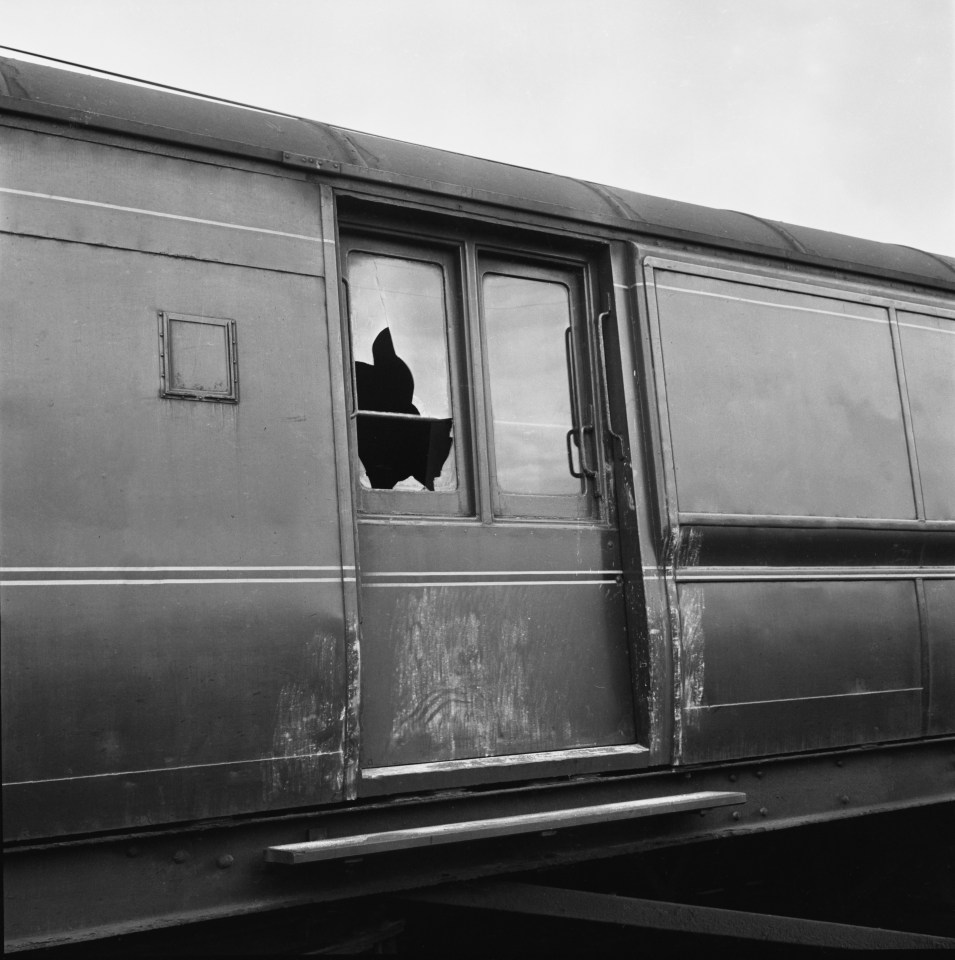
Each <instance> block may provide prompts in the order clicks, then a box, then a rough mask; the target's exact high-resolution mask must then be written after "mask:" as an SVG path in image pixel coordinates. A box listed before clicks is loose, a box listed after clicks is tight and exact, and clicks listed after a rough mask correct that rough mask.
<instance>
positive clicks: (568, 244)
mask: <svg viewBox="0 0 955 960" xmlns="http://www.w3.org/2000/svg"><path fill="white" fill-rule="evenodd" d="M337 215H338V225H337V226H338V247H339V277H340V278H342V279H345V278H347V268H346V264H347V257H348V254H349V253H350V252H351V251H353V250H356V249H361V250H363V251H364V252H374V251H381V252H385V253H386V254H387V253H394V255H397V256H406V255H407V251H409V250H418V251H421V250H424V251H428V252H430V253H433V254H435V256H438V257H441V258H443V264H444V266H445V277H446V280H447V281H448V286H447V289H446V297H447V298H448V299H449V303H448V307H447V309H448V313H447V315H448V317H449V330H448V347H449V359H450V361H451V364H450V376H451V385H452V415H453V417H454V419H455V428H454V429H455V447H457V448H458V450H457V455H458V457H461V455H462V454H463V455H464V457H465V461H466V462H465V463H464V464H463V465H462V463H461V461H460V459H459V460H458V461H456V465H457V469H458V491H457V493H458V494H459V498H458V502H457V503H455V504H453V505H451V504H450V503H449V502H445V503H442V502H441V499H442V498H449V500H450V498H452V497H454V496H455V494H454V493H450V492H449V493H439V492H433V493H430V494H429V495H428V496H424V495H423V494H422V493H419V492H410V491H409V492H405V491H394V490H367V489H365V488H364V487H361V485H360V482H359V473H358V470H357V469H356V461H357V456H358V452H357V435H356V427H355V423H354V421H355V416H354V403H355V397H354V386H353V383H354V366H353V361H352V344H351V319H350V315H349V311H350V304H349V298H348V293H347V289H346V288H347V284H342V297H341V303H342V325H343V337H342V343H343V352H344V361H345V384H344V386H345V392H346V394H347V395H348V399H347V401H346V407H347V413H348V422H349V423H348V431H349V443H350V445H351V458H352V459H351V472H352V479H353V487H354V489H355V496H356V501H355V503H356V507H357V514H358V517H359V518H360V519H362V520H373V521H374V520H378V521H383V520H388V519H397V520H400V519H402V518H403V517H405V518H408V519H409V520H411V519H415V518H425V519H435V520H446V521H454V520H459V521H464V522H467V521H471V522H475V521H476V522H479V523H482V524H489V523H517V524H522V523H531V524H541V523H543V524H550V523H560V524H571V525H577V524H581V525H587V526H606V525H608V524H609V523H611V522H612V520H613V516H615V509H614V507H613V505H612V504H610V503H609V501H608V496H609V495H610V491H612V489H613V486H614V484H613V475H612V471H613V469H614V467H613V463H612V462H611V461H610V458H609V455H608V452H607V449H606V445H605V442H604V439H605V438H604V436H603V432H604V430H605V429H606V425H605V423H604V422H603V421H604V410H603V405H602V402H601V394H600V389H601V384H602V380H601V379H600V376H599V371H598V369H597V365H598V358H597V354H596V351H597V343H596V340H597V338H596V336H595V334H594V331H593V330H592V329H591V328H592V323H591V322H590V321H591V319H592V318H593V317H594V316H596V313H595V306H594V304H595V303H596V290H597V284H598V278H599V277H603V274H602V272H601V271H602V269H603V268H604V259H602V258H605V257H606V255H607V251H606V248H605V245H604V244H602V243H600V242H595V241H594V240H593V239H592V238H591V239H589V240H588V239H586V238H583V237H565V236H559V235H553V236H551V235H547V234H543V233H540V232H538V231H535V232H533V233H531V232H529V231H525V230H518V229H515V228H510V227H507V226H502V225H496V224H492V223H487V222H483V221H480V220H475V219H472V218H470V217H468V218H466V219H464V218H461V217H459V216H448V215H446V214H441V213H436V212H434V211H431V210H418V209H415V208H413V207H406V206H405V205H403V204H402V205H396V204H391V203H381V202H380V201H378V200H376V199H371V198H369V197H366V196H361V195H354V194H351V193H348V192H343V193H340V194H339V195H338V203H337ZM419 259H420V257H419ZM485 261H495V262H498V263H505V264H509V265H520V266H521V267H522V268H523V269H526V270H528V271H540V272H542V273H545V272H546V271H548V270H549V271H553V272H555V273H559V274H562V275H563V276H564V277H566V276H567V275H572V276H573V277H574V281H575V283H576V284H577V285H578V292H579V302H574V301H573V297H572V303H573V317H572V319H573V322H572V329H573V331H574V339H573V343H574V350H575V360H576V363H577V371H578V379H579V380H580V381H581V382H583V383H584V384H585V389H583V390H580V389H578V391H577V394H578V397H586V402H587V403H589V405H590V407H591V409H592V411H593V413H592V415H591V416H590V417H589V420H588V421H587V422H589V423H592V424H593V430H592V431H588V438H589V440H588V442H589V462H590V464H591V465H592V466H593V469H594V472H595V474H596V476H595V477H594V478H593V479H592V480H589V481H587V482H586V484H585V485H584V488H583V491H582V493H581V495H580V496H579V497H578V496H576V495H569V496H568V495H535V494H530V495H526V494H523V495H522V494H505V495H504V498H503V499H502V498H501V497H500V496H499V494H498V491H496V474H495V472H494V462H493V450H492V449H491V445H492V443H493V432H492V430H491V428H490V426H489V422H488V417H489V416H490V408H489V400H488V396H489V383H488V370H487V352H486V344H485V340H484V317H483V309H482V305H481V300H482V295H481V290H480V275H481V273H480V271H481V267H480V264H481V263H482V262H485ZM434 262H437V260H436V261H434ZM578 422H581V421H580V420H578ZM575 463H576V466H577V467H578V469H579V467H580V460H579V451H577V450H576V448H575Z"/></svg>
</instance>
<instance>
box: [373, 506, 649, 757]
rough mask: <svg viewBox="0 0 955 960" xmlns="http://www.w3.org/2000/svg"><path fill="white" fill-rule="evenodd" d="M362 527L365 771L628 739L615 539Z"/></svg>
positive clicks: (575, 532) (580, 533) (502, 529)
mask: <svg viewBox="0 0 955 960" xmlns="http://www.w3.org/2000/svg"><path fill="white" fill-rule="evenodd" d="M359 529H360V535H361V543H360V553H361V556H362V574H363V576H364V577H365V579H364V581H363V586H362V638H363V647H362V671H363V672H362V761H363V764H364V766H366V767H368V766H390V765H396V764H407V763H421V762H425V761H429V760H452V759H464V758H471V757H482V756H495V755H506V754H514V753H536V752H539V751H547V750H562V749H569V748H573V747H589V746H606V745H610V744H623V743H632V742H634V737H635V731H634V712H633V698H632V692H631V690H632V687H631V681H630V662H629V653H628V647H627V635H626V622H625V612H624V606H623V588H622V585H620V584H618V583H617V582H616V576H617V574H616V573H615V571H619V545H618V540H617V536H616V535H615V534H614V533H613V532H611V531H608V530H600V529H591V528H587V527H584V526H581V527H579V528H577V529H573V528H566V527H565V528H555V527H551V528H547V527H537V528H534V527H533V526H532V525H529V524H527V523H524V524H522V525H519V526H510V527H508V526H493V527H487V526H482V525H480V524H473V525H469V526H468V527H466V528H464V527H462V526H461V525H460V524H458V525H447V524H427V523H419V524H413V525H410V524H409V525H401V526H398V525H396V526H391V527H386V526H382V525H378V524H363V525H361V526H360V528H359ZM389 571H394V573H393V574H392V575H386V574H388V573H389ZM399 571H400V572H401V573H399ZM409 571H416V572H417V574H415V575H410V576H409V575H407V572H409ZM428 571H431V573H430V574H428ZM451 571H458V572H459V575H457V576H454V575H451ZM522 571H538V572H534V573H530V572H524V573H522ZM539 571H551V572H548V573H540V572H539ZM587 571H605V572H604V573H599V574H590V573H588V572H587ZM369 573H371V574H372V575H371V576H369V575H368V574H369ZM568 581H570V582H568Z"/></svg>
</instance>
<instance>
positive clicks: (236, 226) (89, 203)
mask: <svg viewBox="0 0 955 960" xmlns="http://www.w3.org/2000/svg"><path fill="white" fill-rule="evenodd" d="M0 193H10V194H14V195H16V196H20V197H33V198H34V199H37V200H58V201H59V202H61V203H76V204H80V205H82V206H85V207H101V208H102V209H105V210H119V211H121V212H122V213H140V214H143V215H144V216H147V217H161V218H162V219H164V220H182V221H184V222H186V223H201V224H204V225H205V226H209V227H227V228H228V229H230V230H246V231H248V232H249V233H266V234H269V235H270V236H273V237H288V238H290V239H292V240H307V241H309V243H322V242H323V241H324V238H323V237H308V236H306V235H305V234H302V233H286V232H285V231H284V230H268V229H266V228H265V227H247V226H245V225H244V224H241V223H225V222H223V221H222V220H203V219H202V218H200V217H186V216H183V215H182V214H179V213H162V212H161V211H159V210H143V209H141V208H140V207H121V206H119V205H118V204H115V203H102V202H100V201H99V200H80V199H79V198H78V197H59V196H57V195H56V194H52V193H36V192H34V191H33V190H14V189H13V188H12V187H0Z"/></svg>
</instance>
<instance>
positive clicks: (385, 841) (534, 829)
mask: <svg viewBox="0 0 955 960" xmlns="http://www.w3.org/2000/svg"><path fill="white" fill-rule="evenodd" d="M745 802H746V794H745V793H728V792H721V791H716V790H707V791H701V792H699V793H683V794H677V795H676V796H672V797H651V798H649V799H645V800H625V801H623V802H621V803H601V804H594V805H593V806H589V807H574V808H571V809H568V810H552V811H548V812H546V813H522V814H518V815H516V816H512V817H490V818H488V819H486V820H465V821H463V822H461V823H437V824H434V825H433V826H428V827H415V828H414V829H411V830H387V831H384V832H382V833H364V834H359V835H357V836H350V837H336V838H334V839H331V840H309V841H305V842H303V843H285V844H281V845H280V846H275V847H266V849H265V859H266V860H267V861H269V862H270V863H289V864H296V863H314V862H315V861H318V860H342V859H353V858H355V857H364V856H366V855H368V854H372V853H389V852H391V851H393V850H408V849H411V848H413V847H436V846H438V845H439V844H442V843H462V842H464V841H466V840H485V839H489V838H492V837H510V836H514V835H516V834H521V833H549V832H551V831H553V830H558V829H561V828H566V827H582V826H586V825H588V824H593V823H610V822H612V821H615V820H633V819H636V818H638V817H659V816H663V815H665V814H669V813H685V812H686V811H693V810H706V809H708V808H710V807H726V806H731V805H733V804H737V803H745Z"/></svg>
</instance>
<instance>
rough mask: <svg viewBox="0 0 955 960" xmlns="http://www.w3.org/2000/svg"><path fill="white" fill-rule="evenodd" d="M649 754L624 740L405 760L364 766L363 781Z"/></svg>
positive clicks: (646, 750)
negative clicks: (492, 754) (538, 750)
mask: <svg viewBox="0 0 955 960" xmlns="http://www.w3.org/2000/svg"><path fill="white" fill-rule="evenodd" d="M645 753H649V748H647V747H642V746H640V744H637V743H623V744H618V745H616V746H609V747H572V748H570V749H567V750H546V751H543V752H541V753H508V754H504V755H503V756H499V757H470V758H468V759H465V760H434V761H432V762H431V763H405V764H401V765H397V766H393V767H364V768H363V769H362V771H361V778H362V780H389V779H392V778H394V777H406V776H409V775H415V776H417V775H419V774H427V773H453V772H456V771H458V770H474V769H485V768H488V767H522V766H527V765H535V764H536V765H538V766H539V765H540V764H542V763H563V762H566V761H573V760H592V759H594V758H597V759H600V758H601V757H620V756H623V757H630V756H633V757H636V756H642V755H643V754H645Z"/></svg>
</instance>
